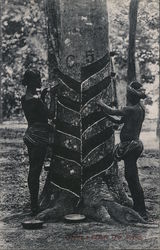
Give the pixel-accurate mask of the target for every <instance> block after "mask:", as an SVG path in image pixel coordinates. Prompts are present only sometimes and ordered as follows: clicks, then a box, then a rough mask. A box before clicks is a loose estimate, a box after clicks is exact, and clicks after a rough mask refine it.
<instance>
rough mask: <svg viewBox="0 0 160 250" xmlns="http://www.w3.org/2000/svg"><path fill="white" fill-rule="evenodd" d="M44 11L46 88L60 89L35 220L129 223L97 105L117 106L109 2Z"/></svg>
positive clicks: (67, 2)
mask: <svg viewBox="0 0 160 250" xmlns="http://www.w3.org/2000/svg"><path fill="white" fill-rule="evenodd" d="M47 10H48V28H49V34H48V35H49V58H48V59H49V73H50V80H52V79H53V80H54V81H57V83H58V84H59V87H58V93H57V105H56V112H55V113H56V120H55V123H56V124H55V142H54V147H53V148H52V152H53V157H52V162H51V167H50V171H49V173H48V177H47V180H46V184H45V187H44V190H43V192H42V195H41V201H40V205H41V208H42V209H44V211H43V212H42V213H40V214H39V215H38V217H37V218H39V219H43V220H48V219H49V220H57V219H60V218H62V217H63V216H64V215H65V214H68V213H75V212H76V213H77V212H81V213H84V214H86V215H87V216H88V217H92V218H93V219H96V220H98V221H103V222H104V221H107V220H108V216H109V214H110V215H111V216H112V217H113V218H114V219H116V220H119V221H120V218H121V221H123V222H124V223H126V222H127V223H128V222H129V221H128V219H126V216H125V215H126V211H130V210H131V211H132V212H133V215H134V216H135V212H134V211H133V210H132V209H130V210H128V209H129V208H127V207H124V206H123V205H127V206H130V205H131V204H130V200H129V199H128V197H127V195H126V194H125V192H124V189H123V185H122V182H121V180H120V179H119V175H118V166H117V164H116V163H114V161H113V149H114V130H113V127H112V125H113V124H112V123H111V122H110V121H109V120H108V118H106V117H105V115H104V113H103V112H102V111H101V109H100V107H99V106H98V105H97V101H98V100H99V99H100V98H103V99H104V101H105V102H106V104H108V105H109V104H110V103H112V102H114V101H115V100H113V96H115V93H114V90H115V88H114V87H113V86H112V84H113V82H112V78H111V63H110V53H109V42H108V13H107V6H106V0H95V1H91V0H84V1H79V0H63V1H59V0H50V1H48V5H47ZM55 76H56V77H55ZM118 203H119V204H118ZM111 211H112V212H111ZM108 213H109V214H108ZM137 216H138V215H137ZM137 218H139V217H137Z"/></svg>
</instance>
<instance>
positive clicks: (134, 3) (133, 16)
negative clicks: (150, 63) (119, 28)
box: [127, 0, 139, 83]
mask: <svg viewBox="0 0 160 250" xmlns="http://www.w3.org/2000/svg"><path fill="white" fill-rule="evenodd" d="M138 4H139V0H131V2H130V8H129V48H128V71H127V76H128V83H130V82H131V81H134V80H136V63H135V48H136V28H137V13H138Z"/></svg>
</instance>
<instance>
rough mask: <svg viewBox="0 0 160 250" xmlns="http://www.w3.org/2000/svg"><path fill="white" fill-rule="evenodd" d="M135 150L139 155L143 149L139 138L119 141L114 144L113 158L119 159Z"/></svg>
mask: <svg viewBox="0 0 160 250" xmlns="http://www.w3.org/2000/svg"><path fill="white" fill-rule="evenodd" d="M135 151H136V152H137V153H138V154H139V155H140V154H141V153H142V151H143V143H142V142H141V141H140V140H132V141H126V142H120V143H119V144H117V145H116V146H115V150H114V160H115V161H121V160H124V158H125V157H126V156H127V155H128V154H129V153H132V152H135Z"/></svg>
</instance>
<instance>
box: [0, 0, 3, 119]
mask: <svg viewBox="0 0 160 250" xmlns="http://www.w3.org/2000/svg"><path fill="white" fill-rule="evenodd" d="M1 16H2V3H1V4H0V17H1ZM1 73H2V22H1V18H0V123H2V120H3V117H2V81H1V80H2V79H1Z"/></svg>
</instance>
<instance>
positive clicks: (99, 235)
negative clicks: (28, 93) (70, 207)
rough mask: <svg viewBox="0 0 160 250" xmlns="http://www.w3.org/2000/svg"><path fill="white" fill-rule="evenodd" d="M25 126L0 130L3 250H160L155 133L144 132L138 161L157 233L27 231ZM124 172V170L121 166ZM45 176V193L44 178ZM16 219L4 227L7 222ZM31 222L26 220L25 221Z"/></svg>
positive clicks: (88, 227)
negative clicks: (142, 147)
mask: <svg viewBox="0 0 160 250" xmlns="http://www.w3.org/2000/svg"><path fill="white" fill-rule="evenodd" d="M24 129H25V125H23V124H16V125H15V126H13V124H12V125H9V124H7V125H3V126H1V127H0V135H1V137H0V175H1V182H0V188H1V199H0V200H1V203H0V217H1V221H0V250H10V249H12V250H28V249H31V250H32V249H40V250H45V249H46V250H50V249H53V250H57V249H58V250H63V249H68V250H70V249H71V250H72V249H73V250H76V249H84V250H85V249H93V250H94V249H96V250H103V249H105V250H108V249H109V250H111V249H160V241H159V238H160V237H159V236H160V234H159V227H158V224H159V200H160V199H159V196H160V192H159V173H160V172H159V150H158V141H157V140H156V137H155V133H154V132H144V133H142V139H144V144H145V151H144V152H143V154H142V156H141V158H140V159H139V162H138V164H139V176H140V180H141V184H142V186H143V188H144V193H145V200H146V206H147V211H148V215H149V222H152V223H154V224H156V225H157V226H155V227H153V228H151V227H150V228H146V227H142V226H136V227H135V226H124V225H120V224H118V223H116V222H115V221H112V220H110V221H109V223H108V224H104V223H97V222H96V221H85V222H83V223H78V224H69V223H65V222H64V221H62V222H59V223H46V224H44V226H43V229H41V230H24V229H23V228H22V225H21V222H22V218H21V213H23V214H24V213H27V212H28V211H29V194H28V187H27V173H28V159H27V158H26V154H27V152H26V148H25V146H24V145H23V141H22V134H23V132H24ZM120 171H121V172H122V171H123V165H122V164H121V166H120ZM46 174H47V172H46V171H43V174H42V177H41V188H42V187H43V183H44V180H45V178H46ZM10 215H13V217H12V218H10V219H9V220H8V221H5V222H4V220H3V219H4V217H6V216H10ZM26 218H27V217H26Z"/></svg>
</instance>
